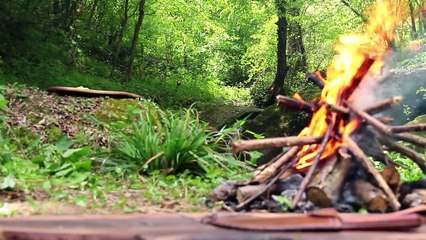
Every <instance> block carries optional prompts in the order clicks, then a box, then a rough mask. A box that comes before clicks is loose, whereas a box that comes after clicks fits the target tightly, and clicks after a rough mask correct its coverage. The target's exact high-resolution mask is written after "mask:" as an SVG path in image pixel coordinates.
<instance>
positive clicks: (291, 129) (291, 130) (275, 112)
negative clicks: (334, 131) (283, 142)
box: [245, 104, 311, 138]
mask: <svg viewBox="0 0 426 240" xmlns="http://www.w3.org/2000/svg"><path fill="white" fill-rule="evenodd" d="M310 117H311V116H310V114H307V113H305V112H301V111H297V110H292V109H282V107H280V106H278V105H276V104H274V105H272V106H270V107H268V108H266V109H265V110H263V111H262V112H261V113H259V114H258V115H257V116H256V117H255V118H254V119H252V120H250V121H248V122H247V124H246V125H245V128H246V129H247V130H250V131H252V132H255V133H258V134H263V136H265V137H266V138H269V137H282V136H292V135H297V134H299V132H300V131H301V130H302V129H303V128H305V127H306V126H307V125H308V124H309V121H310Z"/></svg>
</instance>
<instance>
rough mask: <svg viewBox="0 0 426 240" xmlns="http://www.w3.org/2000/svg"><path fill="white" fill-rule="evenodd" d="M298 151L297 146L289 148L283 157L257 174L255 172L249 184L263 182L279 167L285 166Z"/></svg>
mask: <svg viewBox="0 0 426 240" xmlns="http://www.w3.org/2000/svg"><path fill="white" fill-rule="evenodd" d="M299 150H300V147H299V146H294V147H292V148H290V150H288V151H287V152H286V153H285V154H284V155H282V156H281V157H280V158H278V159H277V160H276V161H275V162H273V163H271V164H270V165H269V166H267V167H265V168H263V169H261V170H260V171H259V172H255V174H254V177H253V178H252V179H251V181H250V182H264V181H266V180H267V179H268V178H270V177H271V176H273V175H274V174H276V172H277V171H278V169H279V168H280V167H282V166H283V165H284V164H286V163H287V162H288V161H290V159H292V158H293V157H294V156H296V154H297V152H298V151H299Z"/></svg>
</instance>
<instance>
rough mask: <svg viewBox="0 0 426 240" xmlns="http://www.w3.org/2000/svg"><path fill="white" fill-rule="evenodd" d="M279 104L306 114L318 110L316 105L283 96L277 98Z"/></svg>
mask: <svg viewBox="0 0 426 240" xmlns="http://www.w3.org/2000/svg"><path fill="white" fill-rule="evenodd" d="M277 102H278V104H279V105H280V106H282V107H286V108H293V109H298V110H301V111H305V112H314V111H316V109H317V108H316V107H315V105H314V104H312V103H310V102H305V101H301V100H298V99H295V98H291V97H287V96H282V95H278V96H277Z"/></svg>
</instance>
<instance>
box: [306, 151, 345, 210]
mask: <svg viewBox="0 0 426 240" xmlns="http://www.w3.org/2000/svg"><path fill="white" fill-rule="evenodd" d="M350 165H351V160H350V156H348V157H346V158H345V157H342V156H333V157H332V158H330V159H327V162H326V163H324V165H323V166H322V167H321V170H320V171H318V172H317V173H316V174H315V176H314V177H313V178H312V181H311V182H310V183H309V185H308V187H307V188H306V195H307V198H308V200H309V201H311V202H312V203H314V204H315V205H316V206H318V207H331V206H334V205H336V204H337V203H338V201H339V199H340V196H341V193H342V190H343V186H344V185H345V181H346V177H347V175H348V171H349V168H350Z"/></svg>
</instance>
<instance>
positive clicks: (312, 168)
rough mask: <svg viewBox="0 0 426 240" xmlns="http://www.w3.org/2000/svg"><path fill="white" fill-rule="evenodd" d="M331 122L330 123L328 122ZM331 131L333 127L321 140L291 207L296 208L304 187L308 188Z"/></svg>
mask: <svg viewBox="0 0 426 240" xmlns="http://www.w3.org/2000/svg"><path fill="white" fill-rule="evenodd" d="M330 122H331V121H330ZM332 131H333V126H332V125H329V126H328V129H327V132H326V133H325V135H324V138H323V139H322V142H321V146H320V148H319V150H318V154H317V155H316V156H315V158H314V160H313V164H312V165H311V166H310V167H309V170H308V173H307V174H306V176H305V178H304V179H303V181H302V183H301V184H300V187H299V190H298V191H297V194H296V196H294V199H293V202H292V204H293V207H296V206H297V203H298V202H299V200H300V198H301V197H302V194H303V193H304V192H305V190H306V187H307V186H308V184H309V182H310V181H311V179H312V176H313V175H314V173H315V171H316V169H317V167H318V163H319V160H320V158H321V155H322V153H323V152H324V149H325V146H326V145H327V142H328V140H330V137H331V132H332Z"/></svg>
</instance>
